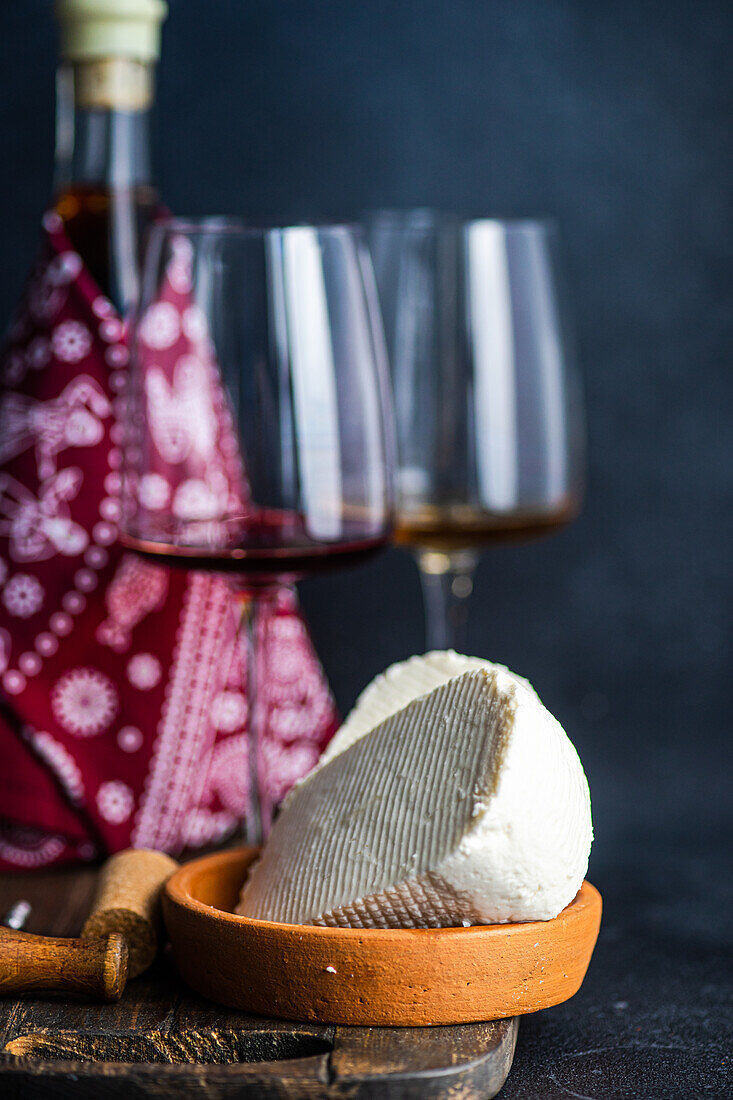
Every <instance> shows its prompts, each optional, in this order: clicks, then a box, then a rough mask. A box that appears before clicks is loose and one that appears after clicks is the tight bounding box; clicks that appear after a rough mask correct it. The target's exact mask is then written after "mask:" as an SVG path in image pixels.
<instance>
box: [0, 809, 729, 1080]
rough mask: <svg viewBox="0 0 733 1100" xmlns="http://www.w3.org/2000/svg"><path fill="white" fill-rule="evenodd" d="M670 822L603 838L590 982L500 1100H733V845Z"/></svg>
mask: <svg viewBox="0 0 733 1100" xmlns="http://www.w3.org/2000/svg"><path fill="white" fill-rule="evenodd" d="M669 797H670V802H671V803H673V799H674V792H672V791H670V795H669ZM673 817H674V814H671V813H667V814H665V815H664V820H665V821H666V822H667V825H666V826H665V827H663V828H662V827H658V828H648V829H646V830H645V831H644V830H640V829H638V828H634V829H631V828H629V830H628V832H624V831H623V830H621V831H618V832H617V833H615V834H614V835H613V836H610V837H609V836H606V837H603V836H600V837H599V838H598V840H597V842H596V846H595V848H594V853H593V859H592V863H591V872H590V876H589V877H590V878H591V879H592V881H594V882H595V883H596V884H597V885H598V887H599V888H600V890H601V892H602V894H603V897H604V917H603V922H602V926H601V933H600V937H599V940H598V945H597V948H596V952H595V955H594V958H593V960H592V962H591V965H590V969H589V971H588V975H587V977H586V980H585V983H584V985H583V987H582V989H581V991H580V992H579V993H578V994H577V995H576V996H575V997H574V998H573V999H572V1000H571V1001H568V1002H567V1003H566V1004H564V1005H560V1006H558V1007H557V1008H554V1009H549V1010H548V1011H546V1012H542V1013H539V1014H537V1015H535V1016H527V1017H524V1018H523V1019H522V1021H521V1026H520V1030H519V1041H518V1044H517V1049H516V1055H515V1060H514V1066H513V1068H512V1070H511V1073H510V1075H509V1079H508V1081H507V1083H506V1085H505V1086H504V1089H503V1090H502V1092H501V1097H502V1100H520V1098H521V1100H560V1098H564V1097H577V1098H587V1100H606V1098H612V1100H626V1098H635V1100H636V1098H645V1100H646V1098H648V1100H673V1098H678V1097H679V1098H694V1097H720V1098H730V1097H733V1057H732V1056H733V1005H732V990H733V950H732V947H733V873H732V872H733V835H732V834H731V832H730V831H726V830H725V829H721V828H718V829H715V830H713V829H708V830H699V829H698V830H694V829H693V828H691V827H690V826H688V827H687V828H685V823H684V821H680V822H679V825H678V828H677V831H675V830H674V829H672V828H670V827H669V824H668V823H669V821H670V820H672V819H673ZM91 877H92V876H91V875H90V873H89V872H87V873H86V875H85V876H84V879H85V883H84V890H85V891H86V893H88V892H89V889H90V888H91ZM87 878H88V879H90V881H89V882H86V879H87ZM63 881H66V882H67V883H68V881H69V878H68V874H65V875H64V874H62V875H61V876H59V882H60V883H61V882H63ZM4 885H5V887H6V889H5V891H4V893H5V894H7V887H8V886H10V884H9V883H8V881H7V877H5V878H4ZM79 885H80V888H81V883H80V884H79ZM15 886H16V884H15V883H13V885H12V890H11V893H12V894H13V896H18V897H19V896H21V895H22V893H23V878H19V879H18V880H17V891H16V890H15ZM14 891H15V892H14ZM75 892H77V893H78V891H75ZM82 892H83V891H82ZM84 896H85V898H86V894H85V895H84ZM80 900H84V899H80V898H79V897H77V898H74V899H72V898H71V897H68V898H67V899H66V900H65V901H64V900H63V899H62V901H61V902H60V905H61V910H62V911H63V912H66V911H67V910H68V911H69V912H70V911H71V908H76V907H78V904H79V902H80ZM84 904H85V905H86V904H88V899H87V900H85V901H84ZM62 911H60V913H59V920H61V919H62V917H63V912H62ZM37 920H38V914H36V921H35V922H34V921H33V920H32V921H31V926H32V930H33V931H42V930H43V929H41V928H40V927H35V924H36V923H37ZM62 923H63V921H62ZM66 923H67V924H68V923H69V922H68V921H66ZM64 930H65V931H67V932H69V931H72V929H71V928H68V929H66V927H64ZM72 1095H73V1094H72ZM375 1100H377V1098H376V1097H375Z"/></svg>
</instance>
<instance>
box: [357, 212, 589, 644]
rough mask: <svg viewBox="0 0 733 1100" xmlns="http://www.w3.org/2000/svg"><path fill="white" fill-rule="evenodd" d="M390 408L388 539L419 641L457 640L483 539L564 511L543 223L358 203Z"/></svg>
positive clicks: (579, 450) (548, 240)
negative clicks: (411, 563)
mask: <svg viewBox="0 0 733 1100" xmlns="http://www.w3.org/2000/svg"><path fill="white" fill-rule="evenodd" d="M366 223H367V229H368V241H369V245H370V249H371V254H372V259H373V262H374V270H375V274H376V279H377V286H378V290H379V297H380V302H381V307H382V316H383V319H384V326H385V334H386V339H387V346H388V350H389V359H390V364H391V370H392V384H393V393H394V408H395V417H396V423H397V448H398V460H397V475H396V477H397V482H396V488H397V498H398V505H397V519H396V532H395V534H396V541H397V542H398V543H399V544H401V545H404V546H407V547H409V548H411V549H412V551H413V553H414V554H415V556H416V559H417V563H418V566H419V569H420V576H421V580H422V587H423V595H424V603H425V613H426V641H427V648H428V649H445V648H448V647H451V648H455V649H459V650H460V649H463V647H464V640H463V639H464V633H465V625H466V618H467V611H468V602H469V597H470V595H471V593H472V591H473V574H474V570H475V567H476V562H477V559H478V554H479V551H480V549H481V547H483V546H484V545H489V544H495V543H502V542H510V541H515V540H516V541H520V540H525V539H531V538H534V537H536V536H539V535H544V534H549V533H550V532H552V531H555V530H557V529H558V528H560V527H562V526H563V525H564V524H566V523H568V522H569V521H570V520H572V519H573V518H574V517H575V515H576V514H577V512H578V510H579V507H580V504H581V499H582V493H583V472H584V422H583V409H582V400H581V396H580V393H579V388H578V382H577V378H576V373H575V364H574V361H573V355H572V352H571V348H570V343H569V339H568V335H567V328H566V325H565V320H564V317H563V314H562V312H561V308H560V304H559V297H558V278H557V268H556V258H555V233H554V230H553V228H552V227H551V226H549V225H548V224H546V223H544V222H540V221H533V220H512V221H505V220H498V219H489V218H483V219H479V220H476V221H465V222H462V221H461V220H460V219H458V218H457V217H455V216H452V215H449V214H439V213H436V212H434V211H430V210H413V211H410V212H405V213H398V212H381V213H376V214H372V215H369V216H368V217H367V219H366Z"/></svg>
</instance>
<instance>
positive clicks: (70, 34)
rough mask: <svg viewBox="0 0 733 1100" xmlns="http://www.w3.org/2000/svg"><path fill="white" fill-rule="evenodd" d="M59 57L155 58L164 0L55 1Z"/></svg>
mask: <svg viewBox="0 0 733 1100" xmlns="http://www.w3.org/2000/svg"><path fill="white" fill-rule="evenodd" d="M55 10H56V18H57V19H58V21H59V25H60V28H61V56H62V57H63V58H64V59H65V60H66V61H91V60H95V59H99V58H110V57H118V58H131V59H133V60H135V61H142V62H151V61H156V60H157V59H158V57H159V56H160V28H161V24H162V22H163V20H164V19H165V17H166V15H167V12H168V7H167V5H166V4H165V3H164V0H56V6H55Z"/></svg>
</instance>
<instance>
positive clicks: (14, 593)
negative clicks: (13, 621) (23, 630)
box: [2, 573, 45, 619]
mask: <svg viewBox="0 0 733 1100" xmlns="http://www.w3.org/2000/svg"><path fill="white" fill-rule="evenodd" d="M44 595H45V593H44V590H43V585H42V584H41V582H40V581H39V580H38V579H37V578H36V577H32V576H31V575H30V574H29V573H16V574H15V575H14V576H12V577H11V578H10V580H9V581H8V583H7V584H6V585H5V588H4V589H3V595H2V601H3V603H4V604H5V606H6V608H7V609H8V611H9V612H10V614H11V615H15V616H17V618H19V619H29V618H30V617H31V615H35V614H36V612H37V611H40V610H41V608H42V607H43V597H44Z"/></svg>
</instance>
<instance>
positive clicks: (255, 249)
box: [122, 219, 393, 843]
mask: <svg viewBox="0 0 733 1100" xmlns="http://www.w3.org/2000/svg"><path fill="white" fill-rule="evenodd" d="M128 402H129V404H128V417H127V421H128V432H127V445H126V457H125V492H124V503H125V508H124V520H123V525H122V538H123V541H124V542H125V544H126V545H128V546H129V547H131V548H133V549H135V550H136V551H138V552H139V553H141V554H144V555H146V556H147V557H148V558H149V559H151V560H154V561H157V562H159V563H162V564H167V565H172V566H179V567H184V568H189V569H197V570H200V569H207V570H215V571H217V572H219V573H221V574H224V575H226V576H227V577H228V578H229V581H230V584H231V590H232V599H233V601H234V603H235V605H236V607H235V610H236V613H237V614H238V616H239V617H240V621H241V629H242V632H243V638H244V640H245V642H246V652H247V660H248V668H247V684H248V706H249V716H250V717H249V731H250V744H251V775H250V776H249V784H250V806H251V807H253V808H254V812H251V813H250V815H249V817H248V821H247V831H248V836H247V840H248V841H249V842H250V843H257V842H259V840H260V839H261V836H262V834H263V833H266V832H267V829H268V827H269V823H270V821H269V818H270V816H271V812H272V808H271V807H269V806H265V805H263V804H262V802H261V801H260V798H259V794H260V783H259V774H260V753H259V746H260V743H261V742H260V734H261V732H262V718H263V709H262V706H261V704H260V700H259V699H258V697H257V696H258V692H257V684H258V679H257V669H256V665H257V658H258V648H259V647H258V638H259V637H260V628H259V626H258V624H259V622H260V620H261V618H262V616H263V614H264V612H265V610H266V605H267V603H268V601H273V600H275V599H276V598H277V593H278V590H279V588H280V587H281V586H283V585H292V584H294V583H295V582H296V581H297V580H299V579H301V578H303V577H306V576H308V575H310V574H313V573H316V572H321V571H323V570H327V569H333V568H336V567H338V566H342V565H353V564H357V563H359V562H362V561H364V560H366V559H368V558H369V557H370V556H371V555H372V554H375V553H376V552H377V551H378V550H380V549H381V548H382V547H384V546H385V545H386V544H387V543H388V541H389V540H390V538H391V534H392V487H391V484H392V455H393V442H392V439H391V430H392V420H391V404H390V394H389V377H388V369H387V365H386V359H385V355H384V350H383V344H382V339H381V330H380V327H379V321H378V306H377V304H376V292H375V289H374V284H373V275H372V272H371V267H370V260H369V256H368V253H367V251H366V248H365V246H364V244H363V242H362V240H361V236H360V233H359V231H358V230H355V229H353V228H351V227H348V226H339V225H331V226H325V227H320V226H309V225H299V226H292V227H284V228H268V229H256V228H251V227H248V226H246V225H244V224H240V223H237V222H233V221H229V220H222V219H203V220H200V221H193V222H192V221H188V222H184V221H176V220H172V221H168V222H166V223H164V224H161V225H159V226H157V227H155V228H154V229H153V231H152V233H151V236H150V241H149V244H148V248H147V250H146V257H145V263H144V269H143V276H142V293H141V302H140V307H139V312H138V323H137V326H136V337H135V354H134V357H133V369H132V379H131V386H130V393H129V397H128Z"/></svg>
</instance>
